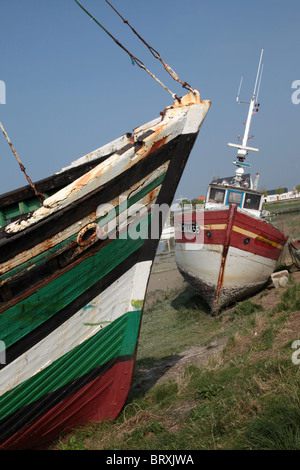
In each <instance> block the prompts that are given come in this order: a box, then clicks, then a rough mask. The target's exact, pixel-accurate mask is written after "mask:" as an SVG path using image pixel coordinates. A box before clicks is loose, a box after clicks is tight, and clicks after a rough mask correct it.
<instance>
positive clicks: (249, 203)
mask: <svg viewBox="0 0 300 470" xmlns="http://www.w3.org/2000/svg"><path fill="white" fill-rule="evenodd" d="M260 199H261V196H260V195H259V194H249V193H246V196H245V202H244V208H245V209H255V210H258V209H259V204H260Z"/></svg>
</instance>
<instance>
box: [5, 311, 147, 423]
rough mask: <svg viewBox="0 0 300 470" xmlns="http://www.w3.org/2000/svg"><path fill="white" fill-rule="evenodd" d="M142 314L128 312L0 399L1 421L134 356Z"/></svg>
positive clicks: (139, 312)
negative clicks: (112, 362)
mask: <svg viewBox="0 0 300 470" xmlns="http://www.w3.org/2000/svg"><path fill="white" fill-rule="evenodd" d="M140 321H141V311H133V312H127V313H126V314H124V315H123V316H122V317H120V318H119V319H117V320H115V321H114V322H113V323H111V324H110V325H108V326H107V327H106V328H104V329H102V330H100V331H99V332H98V333H96V334H95V335H94V336H92V337H91V338H89V339H88V340H87V341H85V342H84V343H82V344H80V345H79V346H77V347H76V348H74V349H73V350H72V351H70V352H69V353H67V354H65V355H64V356H62V357H61V358H59V359H57V360H56V361H55V362H53V364H51V365H50V366H48V367H46V368H45V369H43V370H42V371H41V372H38V373H37V374H35V375H34V376H32V377H31V378H29V379H27V380H25V381H24V382H23V383H21V384H20V385H18V386H17V387H15V388H14V389H12V390H10V391H9V392H6V393H5V394H4V395H2V397H0V419H3V418H5V417H6V416H8V415H10V414H11V413H13V412H15V411H17V410H18V409H20V408H22V407H23V406H26V405H29V404H30V403H33V402H35V401H36V400H38V399H39V398H42V397H43V396H44V395H46V394H49V393H51V392H53V391H55V390H58V389H59V388H61V387H64V386H65V385H67V384H68V383H69V382H72V380H75V379H78V378H80V377H82V376H83V375H84V374H86V373H88V372H90V371H91V370H93V369H95V368H96V367H99V366H101V365H103V364H105V363H107V362H108V361H110V360H111V359H114V358H118V357H120V356H124V355H132V354H134V351H135V347H136V343H137V338H138V332H139V325H140Z"/></svg>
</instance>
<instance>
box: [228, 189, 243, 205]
mask: <svg viewBox="0 0 300 470" xmlns="http://www.w3.org/2000/svg"><path fill="white" fill-rule="evenodd" d="M242 196H243V193H239V192H237V191H229V193H228V198H227V204H236V205H237V206H239V205H240V204H241V200H242Z"/></svg>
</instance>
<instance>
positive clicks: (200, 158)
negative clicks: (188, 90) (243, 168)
mask: <svg viewBox="0 0 300 470" xmlns="http://www.w3.org/2000/svg"><path fill="white" fill-rule="evenodd" d="M81 3H82V4H83V5H84V6H85V7H86V8H87V9H88V10H89V11H90V12H91V13H92V14H93V15H94V16H95V17H96V18H97V19H98V20H99V21H100V22H101V23H102V24H103V25H104V26H105V27H106V28H107V29H108V30H109V31H110V32H111V33H112V34H113V35H114V36H115V37H116V38H117V39H118V40H119V41H120V42H121V43H122V44H124V46H125V47H126V48H127V49H128V50H130V52H132V53H133V54H134V55H135V56H136V57H138V58H139V59H140V60H142V61H143V62H144V64H145V66H146V67H148V68H149V69H150V70H151V71H152V72H153V73H154V74H155V75H157V76H158V77H159V78H160V79H161V80H162V81H163V82H164V83H165V84H166V85H167V86H168V87H169V88H170V89H171V90H172V91H173V92H175V93H177V94H178V95H182V94H184V90H183V89H182V87H181V86H180V85H179V84H177V83H176V82H175V81H174V80H172V78H171V77H169V75H168V74H167V73H166V72H165V70H164V69H163V67H162V65H161V64H160V63H159V61H157V60H155V59H154V58H153V56H152V55H151V54H150V52H149V51H148V49H147V48H145V46H144V45H143V44H142V43H141V42H140V41H139V40H138V39H137V38H136V37H135V36H134V35H133V34H132V32H131V31H130V30H129V28H128V27H127V26H126V25H124V24H123V22H122V21H121V20H120V18H119V17H118V16H117V15H116V14H115V13H114V12H113V10H112V9H111V8H110V7H109V6H108V5H107V3H106V2H105V1H104V0H81ZM111 3H112V4H113V5H114V6H115V7H116V8H117V9H118V10H119V11H120V13H121V14H122V15H123V16H124V17H125V18H126V19H127V20H128V21H129V22H130V24H131V25H132V26H133V27H134V28H135V29H136V30H137V31H138V32H139V33H140V34H141V35H142V36H143V37H144V39H145V40H146V41H147V42H148V43H149V44H150V45H151V46H152V47H153V48H154V49H156V50H157V51H158V52H159V53H160V55H161V57H162V58H163V59H164V60H165V61H166V62H167V63H168V64H169V65H170V66H171V67H172V68H173V69H174V70H175V71H176V72H177V74H178V75H179V77H180V78H181V79H182V80H183V81H187V82H188V83H190V84H191V86H192V87H193V88H198V89H199V90H200V93H201V97H202V99H210V100H211V101H212V106H211V108H210V111H209V113H208V115H207V118H206V120H205V122H204V124H203V126H202V129H201V131H200V134H199V136H198V139H197V142H196V144H195V146H194V148H193V151H192V153H191V156H190V159H189V162H188V164H187V167H186V170H185V172H184V175H183V177H182V179H181V182H180V184H179V187H178V190H177V193H176V197H179V196H183V197H188V198H194V197H197V196H200V195H203V194H205V192H206V189H207V184H208V183H209V182H210V181H211V179H212V177H213V176H229V175H231V174H233V173H234V166H233V165H232V161H233V160H234V159H235V155H236V153H235V151H234V149H231V148H229V147H228V146H227V143H228V142H237V136H238V135H239V134H242V133H243V125H242V123H243V122H244V121H245V120H246V116H247V111H248V109H247V106H246V105H242V104H237V103H236V102H235V98H236V94H237V90H238V85H239V82H240V78H241V75H243V76H244V81H243V87H242V90H241V99H244V100H248V99H249V98H250V96H251V93H252V91H253V86H254V81H255V76H256V70H257V66H258V60H259V55H260V51H261V49H262V48H264V60H263V62H264V74H263V78H262V85H261V90H260V104H261V109H260V112H259V114H258V115H256V116H255V117H254V119H253V124H252V128H251V134H253V135H254V139H253V140H252V141H251V145H252V146H257V147H259V149H260V151H259V153H251V154H250V155H249V160H248V161H249V162H250V163H251V165H252V167H251V173H252V174H253V176H254V175H255V173H256V172H259V173H260V188H261V189H262V188H264V189H273V188H277V187H278V186H287V187H288V188H289V189H292V188H293V187H295V185H297V184H299V183H300V164H299V154H300V151H299V134H300V133H299V124H300V104H299V105H295V104H293V103H292V100H291V97H292V93H293V92H294V91H295V90H293V89H292V83H293V82H294V81H295V80H300V58H299V52H300V2H299V0H252V1H245V0H226V1H225V0H185V1H182V0H152V1H151V2H150V1H146V0H127V1H125V0H111ZM0 43H1V62H0V80H2V81H3V82H5V85H6V104H0V121H1V122H2V124H3V125H4V127H5V129H6V131H7V133H8V135H9V136H10V138H11V140H12V142H13V144H14V146H15V148H16V150H17V152H18V154H19V156H20V158H21V160H22V162H23V164H24V166H25V167H26V170H27V172H28V173H29V175H30V177H31V179H32V180H34V181H35V180H38V179H41V178H44V177H46V176H49V175H50V174H52V173H54V172H56V171H59V170H60V169H61V168H62V167H64V166H66V165H68V164H69V163H70V162H71V161H73V160H74V159H76V158H78V157H80V156H82V155H84V154H86V153H88V152H90V151H92V150H94V149H96V148H98V147H100V146H101V145H104V144H106V143H107V142H109V141H111V140H112V139H114V138H117V137H118V136H119V135H121V134H123V133H125V132H128V131H129V132H130V131H131V130H132V129H134V128H135V127H137V126H139V125H141V124H144V123H145V122H147V121H149V120H151V119H153V118H155V117H157V116H158V115H159V112H160V111H162V110H163V109H164V107H165V106H168V105H170V104H171V102H172V98H171V96H170V95H169V94H168V93H167V92H166V91H165V90H164V89H163V88H162V87H161V86H160V85H158V84H157V83H156V82H155V81H154V80H153V79H152V78H151V77H150V76H149V75H148V74H146V73H145V72H144V71H143V70H141V69H140V68H138V67H137V66H136V65H135V66H133V65H132V64H131V60H130V58H129V57H128V55H127V54H125V53H124V52H123V51H122V50H121V49H120V48H119V47H118V46H117V45H116V44H115V43H114V42H113V41H112V40H111V38H110V37H109V36H108V35H107V34H106V33H105V32H104V31H103V30H102V29H100V28H99V27H98V26H97V25H96V24H95V23H94V22H92V21H90V19H89V18H88V16H86V15H85V14H84V13H83V12H82V10H81V9H80V8H79V7H78V6H77V5H76V3H75V2H74V0H26V1H25V0H10V1H4V0H0ZM0 101H1V95H0ZM2 101H3V99H2ZM0 159H1V177H0V178H1V179H0V181H1V193H4V192H6V191H9V190H12V189H15V188H17V187H19V186H23V185H25V184H26V180H25V178H24V175H23V174H22V173H21V172H20V170H19V167H18V165H17V163H16V161H15V159H14V157H13V155H12V153H11V150H10V148H9V147H8V144H7V143H6V141H5V139H4V137H3V135H2V134H1V135H0Z"/></svg>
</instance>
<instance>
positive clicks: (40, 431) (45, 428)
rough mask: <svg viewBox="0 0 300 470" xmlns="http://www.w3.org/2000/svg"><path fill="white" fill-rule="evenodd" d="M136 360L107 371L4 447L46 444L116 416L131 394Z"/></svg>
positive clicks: (30, 447)
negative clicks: (61, 435) (69, 432)
mask: <svg viewBox="0 0 300 470" xmlns="http://www.w3.org/2000/svg"><path fill="white" fill-rule="evenodd" d="M133 367H134V361H133V360H132V361H124V362H119V363H118V364H116V365H114V366H113V367H112V368H111V369H110V370H108V371H107V372H106V373H105V374H103V375H102V376H101V377H98V378H97V379H95V380H93V381H92V382H90V383H88V384H87V385H85V386H84V387H82V389H81V390H80V391H79V392H77V393H75V394H74V395H72V396H70V397H68V398H67V399H66V400H64V401H62V402H61V403H59V404H58V405H56V406H55V407H53V408H52V409H51V410H49V411H48V412H47V413H45V414H44V415H43V416H42V417H40V418H39V419H38V420H37V421H35V422H34V423H32V424H31V425H30V426H28V427H26V428H24V429H22V430H21V431H20V432H18V433H17V434H15V435H13V436H12V437H10V438H9V439H8V440H7V441H6V442H5V443H4V444H2V445H1V447H0V449H5V450H23V449H38V448H45V447H46V446H47V445H49V444H50V443H51V441H53V440H55V439H56V438H57V437H58V436H59V435H60V434H62V433H65V432H68V431H70V430H71V429H72V428H74V427H75V426H77V425H79V424H84V423H87V422H89V421H94V422H95V421H97V422H98V421H103V420H104V419H115V418H116V417H117V416H118V415H119V413H120V411H121V409H122V407H123V406H124V403H125V401H126V398H127V396H128V393H129V390H130V385H131V379H132V373H133Z"/></svg>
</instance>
